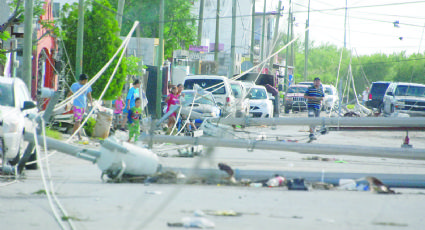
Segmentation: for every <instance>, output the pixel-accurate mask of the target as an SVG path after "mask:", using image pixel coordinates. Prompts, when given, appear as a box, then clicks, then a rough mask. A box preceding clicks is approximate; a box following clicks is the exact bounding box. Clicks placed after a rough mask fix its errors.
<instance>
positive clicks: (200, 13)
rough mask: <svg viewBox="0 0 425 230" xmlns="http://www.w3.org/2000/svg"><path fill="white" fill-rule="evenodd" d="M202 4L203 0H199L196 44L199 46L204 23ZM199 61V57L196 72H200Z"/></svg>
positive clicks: (203, 3)
mask: <svg viewBox="0 0 425 230" xmlns="http://www.w3.org/2000/svg"><path fill="white" fill-rule="evenodd" d="M204 6H205V0H201V1H200V3H199V21H198V41H197V45H198V46H201V44H202V26H203V24H204ZM195 52H199V51H195ZM200 62H201V60H200V59H198V60H197V61H196V65H195V73H196V74H200V70H199V65H200Z"/></svg>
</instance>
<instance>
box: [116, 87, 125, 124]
mask: <svg viewBox="0 0 425 230" xmlns="http://www.w3.org/2000/svg"><path fill="white" fill-rule="evenodd" d="M124 103H125V102H124V100H123V99H122V96H121V95H119V96H118V97H117V100H115V102H114V107H115V110H114V129H118V127H122V125H123V124H122V122H123V117H122V113H123V109H124V105H125V104H124Z"/></svg>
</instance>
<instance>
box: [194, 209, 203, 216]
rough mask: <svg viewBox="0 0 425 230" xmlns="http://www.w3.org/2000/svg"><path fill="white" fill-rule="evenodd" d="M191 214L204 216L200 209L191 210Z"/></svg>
mask: <svg viewBox="0 0 425 230" xmlns="http://www.w3.org/2000/svg"><path fill="white" fill-rule="evenodd" d="M193 215H194V216H197V217H202V216H205V213H204V212H203V211H202V210H195V211H194V212H193Z"/></svg>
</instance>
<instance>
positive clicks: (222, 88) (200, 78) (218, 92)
mask: <svg viewBox="0 0 425 230" xmlns="http://www.w3.org/2000/svg"><path fill="white" fill-rule="evenodd" d="M195 84H197V85H199V86H200V87H201V88H203V89H206V90H208V91H210V92H211V93H212V94H213V96H214V99H215V100H216V101H217V104H218V105H219V106H220V107H221V108H222V110H221V114H222V116H224V117H235V110H236V107H235V102H236V101H235V97H234V96H233V93H232V87H231V86H230V83H229V79H228V78H227V77H223V76H218V75H191V76H187V77H186V78H185V79H184V82H183V86H184V88H185V89H193V87H194V85H195Z"/></svg>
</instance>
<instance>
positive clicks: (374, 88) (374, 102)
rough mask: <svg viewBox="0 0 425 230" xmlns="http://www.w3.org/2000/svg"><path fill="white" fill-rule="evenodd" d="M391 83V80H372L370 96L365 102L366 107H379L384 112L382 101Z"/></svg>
mask: <svg viewBox="0 0 425 230" xmlns="http://www.w3.org/2000/svg"><path fill="white" fill-rule="evenodd" d="M389 85H390V82H388V81H377V82H372V85H371V86H370V87H369V89H370V90H369V98H368V100H367V101H366V103H365V104H366V107H367V108H369V109H377V110H378V111H380V112H382V108H383V104H382V102H383V99H384V95H385V92H386V91H387V88H388V86H389Z"/></svg>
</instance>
